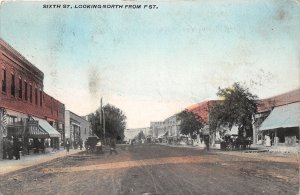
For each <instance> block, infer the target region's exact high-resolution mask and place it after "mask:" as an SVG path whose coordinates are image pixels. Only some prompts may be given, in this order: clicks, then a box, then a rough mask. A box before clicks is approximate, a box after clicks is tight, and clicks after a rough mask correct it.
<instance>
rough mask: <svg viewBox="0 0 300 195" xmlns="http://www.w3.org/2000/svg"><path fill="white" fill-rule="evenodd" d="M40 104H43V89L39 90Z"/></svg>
mask: <svg viewBox="0 0 300 195" xmlns="http://www.w3.org/2000/svg"><path fill="white" fill-rule="evenodd" d="M40 106H41V107H42V106H43V91H42V90H40Z"/></svg>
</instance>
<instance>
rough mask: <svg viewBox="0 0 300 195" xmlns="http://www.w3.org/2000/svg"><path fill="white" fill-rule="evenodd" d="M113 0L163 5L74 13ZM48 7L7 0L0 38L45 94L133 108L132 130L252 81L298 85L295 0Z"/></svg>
mask: <svg viewBox="0 0 300 195" xmlns="http://www.w3.org/2000/svg"><path fill="white" fill-rule="evenodd" d="M112 3H113V4H123V5H126V4H141V5H142V6H143V5H146V4H156V5H157V6H158V9H155V10H149V9H136V10H133V9H75V5H79V4H101V5H103V4H112ZM43 4H45V2H3V3H2V4H1V28H0V36H1V38H3V39H4V40H5V41H6V42H8V43H9V44H10V45H11V46H12V47H14V48H15V49H16V50H17V51H19V52H20V53H21V54H22V55H23V56H25V57H26V58H27V59H28V60H29V61H30V62H32V63H33V64H34V65H35V66H36V67H38V68H39V69H40V70H42V71H43V72H44V74H45V79H44V90H45V92H46V93H48V94H50V95H52V96H53V97H55V98H57V99H58V100H60V101H61V102H63V103H64V104H65V105H66V109H68V110H71V111H73V112H75V113H76V114H78V115H85V114H88V113H90V112H93V111H95V110H96V109H97V108H98V106H99V104H100V97H101V96H103V98H104V103H107V102H109V103H111V104H113V105H115V106H117V107H119V108H120V109H122V110H123V111H124V112H125V114H126V115H127V118H128V119H127V124H128V125H127V128H138V127H146V126H149V125H150V121H158V120H164V119H165V118H167V117H169V116H171V115H173V114H175V113H176V112H179V111H180V110H182V109H184V108H185V107H187V106H189V105H191V104H194V103H198V102H201V101H203V100H208V99H216V98H217V97H216V92H217V91H218V87H219V86H220V87H227V86H230V85H231V84H233V83H234V82H241V83H245V84H246V85H247V86H248V87H249V88H250V91H251V92H252V93H254V94H256V95H258V96H259V97H260V98H265V97H269V96H273V95H277V94H279V93H284V92H287V91H289V90H293V89H295V88H298V87H299V84H300V79H299V76H300V70H299V67H300V63H299V61H300V22H299V21H300V3H299V2H297V1H296V0H295V1H292V0H291V1H278V0H276V1H275V0H274V1H271V0H264V1H261V0H259V1H254V0H249V1H247V0H246V1H234V0H232V1H229V0H228V1H226V0H223V1H162V2H160V3H158V2H157V1H152V2H151V1H119V2H118V1H94V2H90V3H88V2H85V3H74V2H70V3H69V4H70V5H71V6H72V7H73V8H72V9H44V8H43ZM48 4H49V2H48ZM55 4H59V3H57V2H55ZM61 4H63V3H61Z"/></svg>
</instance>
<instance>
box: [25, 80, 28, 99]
mask: <svg viewBox="0 0 300 195" xmlns="http://www.w3.org/2000/svg"><path fill="white" fill-rule="evenodd" d="M24 88H25V89H24V93H25V94H24V98H25V100H26V101H27V100H28V84H27V81H24Z"/></svg>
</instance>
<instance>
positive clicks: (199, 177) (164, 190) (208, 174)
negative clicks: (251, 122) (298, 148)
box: [0, 145, 299, 195]
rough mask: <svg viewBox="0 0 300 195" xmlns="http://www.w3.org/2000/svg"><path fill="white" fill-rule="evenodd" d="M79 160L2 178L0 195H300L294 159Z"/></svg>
mask: <svg viewBox="0 0 300 195" xmlns="http://www.w3.org/2000/svg"><path fill="white" fill-rule="evenodd" d="M117 151H118V154H112V155H110V154H109V152H104V153H103V154H100V155H86V154H77V155H71V156H67V157H63V158H60V159H56V160H53V161H50V162H47V163H44V164H40V165H38V166H34V167H30V168H26V169H24V170H21V171H17V172H14V173H10V174H7V175H4V176H2V177H0V194H1V193H2V194H184V195H185V194H297V193H298V192H299V161H298V159H297V157H293V156H289V157H287V156H279V157H278V156H277V157H276V156H271V155H270V154H247V153H241V152H229V153H224V152H217V151H210V152H206V151H203V150H199V149H197V150H196V149H190V148H176V147H168V146H162V145H134V146H124V145H123V146H118V147H117Z"/></svg>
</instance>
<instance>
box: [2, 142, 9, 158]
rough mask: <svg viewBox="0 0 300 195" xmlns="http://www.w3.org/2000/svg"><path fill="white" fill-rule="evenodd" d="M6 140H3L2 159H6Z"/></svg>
mask: <svg viewBox="0 0 300 195" xmlns="http://www.w3.org/2000/svg"><path fill="white" fill-rule="evenodd" d="M7 141H8V140H7V138H6V137H4V138H3V159H7Z"/></svg>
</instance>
